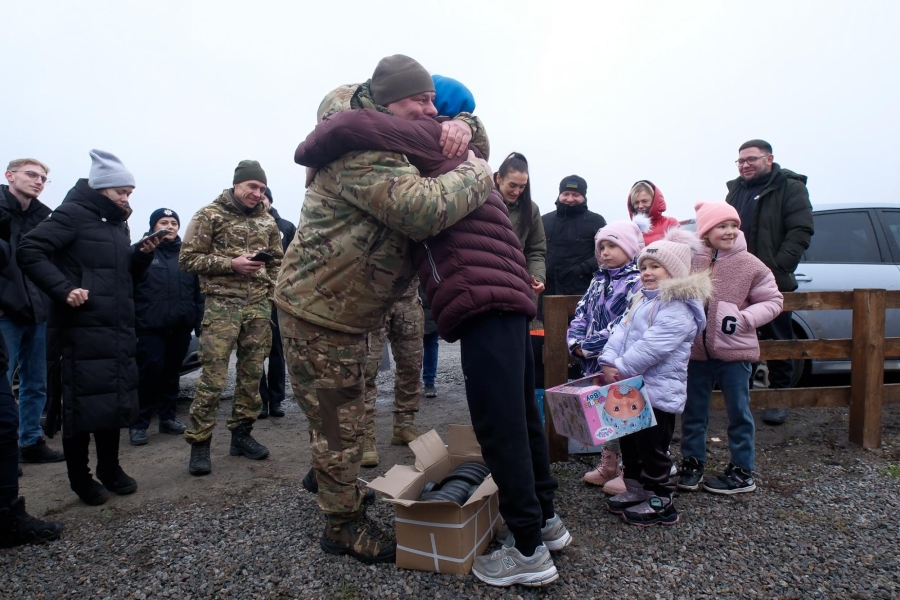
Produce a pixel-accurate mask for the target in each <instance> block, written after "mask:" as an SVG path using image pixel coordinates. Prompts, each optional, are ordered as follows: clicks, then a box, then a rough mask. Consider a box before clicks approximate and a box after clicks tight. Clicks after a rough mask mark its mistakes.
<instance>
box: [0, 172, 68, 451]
mask: <svg viewBox="0 0 900 600" xmlns="http://www.w3.org/2000/svg"><path fill="white" fill-rule="evenodd" d="M49 171H50V169H48V168H47V166H46V165H45V164H44V163H42V162H40V161H39V160H36V159H33V158H20V159H17V160H14V161H12V162H10V163H9V166H7V168H6V181H7V182H8V185H0V237H2V238H3V239H4V240H8V241H9V244H10V251H11V257H10V260H9V264H7V265H6V267H4V268H3V270H2V271H0V331H2V332H3V337H4V338H5V340H6V345H7V347H8V348H9V356H10V360H9V367H8V369H5V370H4V373H5V375H6V377H7V378H8V379H9V380H10V383H12V377H13V372H14V371H15V369H16V366H17V365H18V373H19V462H23V463H50V462H61V461H62V460H64V459H65V456H64V455H63V453H62V452H57V451H56V450H52V449H51V448H50V447H49V446H48V445H47V443H46V442H45V441H44V438H43V437H42V435H41V433H42V432H41V413H43V411H44V405H45V404H46V403H47V318H48V310H49V308H50V299H49V298H48V297H47V296H45V295H44V293H43V292H42V291H40V290H39V289H38V288H37V287H36V286H35V285H34V284H33V283H32V282H31V280H30V279H29V278H28V277H26V276H25V275H24V274H22V271H21V270H19V265H18V261H17V258H16V255H17V252H16V250H17V247H18V245H19V242H20V241H21V240H22V238H23V237H24V236H25V234H26V233H28V232H29V231H31V230H32V229H34V228H35V227H36V226H37V225H38V223H40V222H41V221H43V220H44V219H46V218H47V216H48V215H50V213H51V210H50V209H49V208H48V207H47V206H45V205H44V204H43V203H41V201H40V200H38V196H40V194H41V192H42V191H44V186H45V185H46V184H47V183H49V181H48V179H47V173H48V172H49ZM0 375H2V374H0Z"/></svg>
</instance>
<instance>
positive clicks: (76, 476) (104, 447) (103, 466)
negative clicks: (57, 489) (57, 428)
mask: <svg viewBox="0 0 900 600" xmlns="http://www.w3.org/2000/svg"><path fill="white" fill-rule="evenodd" d="M65 433H66V432H65V431H64V432H63V452H65V453H66V468H67V469H68V471H69V483H70V484H71V485H72V487H73V488H75V487H77V486H79V485H84V483H85V482H86V481H87V480H88V479H89V478H90V476H91V469H90V467H89V465H88V460H89V457H88V448H89V447H90V445H91V434H90V433H81V434H78V435H72V436H68V437H67V436H66V435H65ZM93 435H94V443H95V444H96V445H97V477H105V476H106V475H107V474H110V475H112V474H113V473H115V468H116V467H117V466H118V465H119V430H118V429H112V430H108V431H95V432H94V434H93Z"/></svg>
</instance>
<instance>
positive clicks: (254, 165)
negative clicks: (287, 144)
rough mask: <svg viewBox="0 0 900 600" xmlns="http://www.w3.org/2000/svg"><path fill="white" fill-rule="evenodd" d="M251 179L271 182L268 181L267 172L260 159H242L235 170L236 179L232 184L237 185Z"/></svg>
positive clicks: (267, 183)
mask: <svg viewBox="0 0 900 600" xmlns="http://www.w3.org/2000/svg"><path fill="white" fill-rule="evenodd" d="M251 179H253V180H255V181H262V182H263V183H265V184H266V185H269V182H268V181H266V172H265V171H263V168H262V167H261V166H259V161H257V160H242V161H241V162H239V163H238V166H237V168H236V169H235V170H234V181H232V182H231V183H232V185H237V184H239V183H242V182H244V181H250V180H251Z"/></svg>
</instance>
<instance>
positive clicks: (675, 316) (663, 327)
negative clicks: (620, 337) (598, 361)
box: [604, 303, 697, 377]
mask: <svg viewBox="0 0 900 600" xmlns="http://www.w3.org/2000/svg"><path fill="white" fill-rule="evenodd" d="M679 306H683V305H682V304H681V303H677V304H676V303H671V304H668V305H663V306H660V307H659V310H658V311H657V313H656V315H655V316H654V317H653V323H652V324H651V325H650V326H649V327H648V328H647V329H646V330H644V334H643V335H642V336H641V338H640V339H639V340H637V341H635V342H634V343H633V344H632V345H631V346H630V347H629V348H626V349H625V352H623V353H621V354H620V355H619V357H618V358H616V359H615V361H614V362H613V365H614V366H615V367H616V369H618V371H619V373H620V374H621V375H622V377H634V376H636V375H643V374H644V373H645V372H646V371H647V370H648V369H649V368H650V367H652V366H654V365H656V364H659V363H660V362H662V361H663V360H665V359H666V357H668V356H669V354H671V353H672V352H674V351H675V350H677V349H678V347H679V346H681V345H682V344H683V343H684V341H685V339H687V338H688V337H689V336H690V335H691V332H694V333H696V329H697V325H696V324H695V323H694V319H693V318H691V316H690V315H688V314H687V309H678V307H679ZM638 317H639V318H645V315H638ZM620 329H621V328H620ZM613 335H615V334H613ZM604 354H605V353H604Z"/></svg>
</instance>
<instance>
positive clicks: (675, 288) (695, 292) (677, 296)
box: [659, 271, 712, 303]
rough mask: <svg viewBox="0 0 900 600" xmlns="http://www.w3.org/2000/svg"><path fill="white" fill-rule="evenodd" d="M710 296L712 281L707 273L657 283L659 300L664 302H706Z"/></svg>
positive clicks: (702, 272) (701, 272)
mask: <svg viewBox="0 0 900 600" xmlns="http://www.w3.org/2000/svg"><path fill="white" fill-rule="evenodd" d="M710 296H712V279H710V277H709V271H700V272H697V273H692V274H690V275H688V276H687V277H681V278H680V279H663V280H662V281H660V282H659V299H660V300H662V301H664V302H672V301H673V300H700V301H701V302H704V303H705V302H706V301H707V300H709V298H710Z"/></svg>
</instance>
